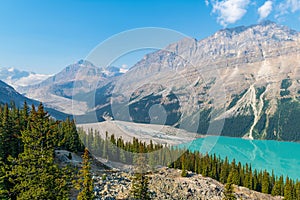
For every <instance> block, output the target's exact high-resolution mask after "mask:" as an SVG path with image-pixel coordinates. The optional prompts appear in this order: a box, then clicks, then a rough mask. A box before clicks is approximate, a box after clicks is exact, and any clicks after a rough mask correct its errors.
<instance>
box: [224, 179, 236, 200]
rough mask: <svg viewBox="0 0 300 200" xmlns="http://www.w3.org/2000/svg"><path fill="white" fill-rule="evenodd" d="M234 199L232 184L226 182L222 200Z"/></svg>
mask: <svg viewBox="0 0 300 200" xmlns="http://www.w3.org/2000/svg"><path fill="white" fill-rule="evenodd" d="M235 199H236V197H235V195H234V193H233V186H232V182H228V183H226V185H225V190H224V198H223V200H235Z"/></svg>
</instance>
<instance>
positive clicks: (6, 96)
mask: <svg viewBox="0 0 300 200" xmlns="http://www.w3.org/2000/svg"><path fill="white" fill-rule="evenodd" d="M25 101H26V103H27V104H28V105H29V106H30V105H32V104H34V105H35V106H36V107H37V106H38V105H39V104H40V102H38V101H36V100H33V99H29V98H27V97H24V96H23V95H21V94H20V93H18V92H17V91H16V90H15V89H14V88H12V87H11V86H9V85H7V84H6V83H4V82H3V81H0V104H2V105H3V104H8V105H10V104H11V103H12V102H13V103H14V104H15V105H16V106H17V107H19V108H21V107H23V105H24V102H25ZM45 110H46V111H47V112H48V113H49V114H50V115H51V116H52V117H54V118H56V119H58V120H65V119H66V118H67V117H68V115H67V114H65V113H62V112H60V111H57V110H54V109H52V108H49V107H45ZM70 117H72V116H70Z"/></svg>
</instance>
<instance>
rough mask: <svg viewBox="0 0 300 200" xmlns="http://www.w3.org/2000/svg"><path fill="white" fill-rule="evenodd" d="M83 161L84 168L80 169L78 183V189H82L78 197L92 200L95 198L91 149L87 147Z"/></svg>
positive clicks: (80, 199) (82, 199) (81, 199)
mask: <svg viewBox="0 0 300 200" xmlns="http://www.w3.org/2000/svg"><path fill="white" fill-rule="evenodd" d="M82 159H83V163H82V168H81V170H80V171H79V177H78V178H79V179H78V184H77V189H79V190H80V192H79V194H78V197H77V199H78V200H92V199H94V198H95V196H94V193H93V190H94V183H93V179H92V177H91V172H90V171H91V166H90V161H89V151H88V149H87V148H85V149H84V154H83V156H82Z"/></svg>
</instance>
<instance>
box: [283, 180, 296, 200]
mask: <svg viewBox="0 0 300 200" xmlns="http://www.w3.org/2000/svg"><path fill="white" fill-rule="evenodd" d="M293 199H294V198H293V187H292V180H290V179H289V178H286V181H285V186H284V200H293Z"/></svg>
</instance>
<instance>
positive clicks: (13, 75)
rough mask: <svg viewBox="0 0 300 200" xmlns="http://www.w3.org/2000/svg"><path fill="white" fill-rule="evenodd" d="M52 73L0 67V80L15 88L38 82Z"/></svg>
mask: <svg viewBox="0 0 300 200" xmlns="http://www.w3.org/2000/svg"><path fill="white" fill-rule="evenodd" d="M50 76H51V75H46V74H36V73H34V72H27V71H21V70H18V69H15V68H0V80H2V81H4V82H5V83H8V84H9V85H11V86H13V87H14V88H16V89H18V87H20V86H21V87H24V86H28V85H32V84H37V83H40V82H42V81H43V80H46V79H47V78H49V77H50Z"/></svg>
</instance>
